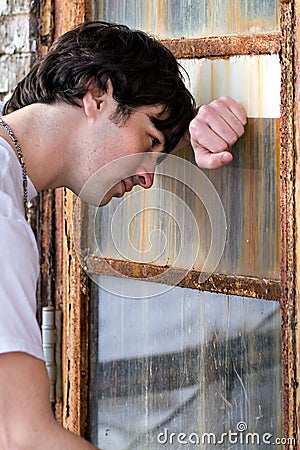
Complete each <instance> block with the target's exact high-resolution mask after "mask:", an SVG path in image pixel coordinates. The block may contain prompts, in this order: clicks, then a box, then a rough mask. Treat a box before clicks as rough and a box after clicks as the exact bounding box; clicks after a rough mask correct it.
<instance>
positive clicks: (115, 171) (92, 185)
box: [79, 98, 164, 206]
mask: <svg viewBox="0 0 300 450" xmlns="http://www.w3.org/2000/svg"><path fill="white" fill-rule="evenodd" d="M108 106H110V107H106V113H105V114H102V116H101V118H100V115H99V120H98V119H97V120H96V121H95V123H94V126H93V130H96V132H94V134H91V135H90V136H89V138H88V142H87V140H86V141H85V146H88V148H89V157H88V164H89V174H90V175H89V177H88V179H87V182H86V183H85V186H84V189H81V192H80V193H79V196H80V197H81V198H82V199H84V200H85V201H87V202H88V203H92V204H94V205H97V206H98V205H100V206H104V205H106V204H107V203H108V202H109V201H110V200H111V199H112V198H113V197H122V196H123V195H124V194H125V193H126V192H129V191H131V190H132V188H133V187H134V186H136V185H139V186H141V187H143V188H145V189H148V188H150V187H151V186H152V184H153V178H154V171H155V166H156V164H157V160H158V158H159V157H160V156H161V155H160V154H161V153H162V152H163V149H164V135H163V133H162V132H161V131H159V130H158V129H157V128H156V127H155V125H154V124H153V122H152V120H151V118H152V117H157V116H158V115H159V114H160V113H161V111H162V106H145V107H141V108H139V109H137V110H135V111H134V112H132V113H131V115H130V116H129V118H128V119H127V120H126V122H125V123H124V124H116V123H115V122H114V121H113V120H112V116H113V114H114V112H115V111H116V103H115V101H114V100H113V99H112V98H109V99H108ZM95 168H96V170H95Z"/></svg>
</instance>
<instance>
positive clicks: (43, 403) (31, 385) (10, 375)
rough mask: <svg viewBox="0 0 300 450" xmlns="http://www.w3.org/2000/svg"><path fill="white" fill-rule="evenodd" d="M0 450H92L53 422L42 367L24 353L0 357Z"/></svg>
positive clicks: (85, 443)
mask: <svg viewBox="0 0 300 450" xmlns="http://www.w3.org/2000/svg"><path fill="white" fill-rule="evenodd" d="M0 449H1V450H12V449H14V450H23V449H24V450H25V449H26V450H31V449H32V450H93V449H96V447H94V446H93V445H91V444H89V443H88V442H87V441H85V440H84V439H82V438H80V437H78V436H76V435H75V434H73V433H71V432H69V431H66V430H65V429H63V428H62V427H61V426H60V425H59V424H58V423H57V422H56V421H55V419H54V418H53V415H52V412H51V408H50V404H49V381H48V374H47V371H46V367H45V364H44V362H43V361H41V360H39V359H37V358H35V357H33V356H30V355H28V354H26V353H19V352H16V353H5V354H2V355H0Z"/></svg>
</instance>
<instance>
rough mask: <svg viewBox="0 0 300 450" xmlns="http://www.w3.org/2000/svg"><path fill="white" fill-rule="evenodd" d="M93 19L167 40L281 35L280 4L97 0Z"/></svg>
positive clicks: (263, 0)
mask: <svg viewBox="0 0 300 450" xmlns="http://www.w3.org/2000/svg"><path fill="white" fill-rule="evenodd" d="M94 17H95V18H97V19H99V18H100V19H104V20H107V21H109V22H117V23H123V24H126V25H128V26H130V27H132V28H136V29H142V30H146V31H148V32H150V33H152V34H155V35H157V36H159V37H164V38H180V37H182V36H184V37H201V36H214V35H223V34H237V33H243V34H248V33H262V32H263V33H265V32H273V31H276V30H277V31H279V0H250V1H249V0H147V1H140V0H103V1H101V0H94Z"/></svg>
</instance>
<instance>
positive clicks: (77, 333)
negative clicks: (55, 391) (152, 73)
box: [45, 0, 91, 437]
mask: <svg viewBox="0 0 300 450" xmlns="http://www.w3.org/2000/svg"><path fill="white" fill-rule="evenodd" d="M49 4H50V3H49ZM53 5H54V11H55V16H54V24H53V29H54V32H53V36H54V38H57V37H58V36H60V35H61V34H62V33H64V32H65V31H67V30H69V29H71V28H74V26H76V25H78V24H79V23H81V22H83V21H84V20H86V19H89V18H90V17H91V1H90V0H87V1H83V0H53ZM51 11H52V10H51V9H50V8H48V13H49V14H50V13H51ZM49 23H51V20H50V19H49ZM45 24H46V25H45V28H46V29H47V26H48V25H47V22H45ZM74 202H75V196H74V195H73V194H72V193H71V192H70V191H68V190H67V189H58V190H56V192H55V223H54V224H53V227H54V228H55V250H56V252H55V263H54V266H55V274H54V278H55V290H54V292H53V297H54V299H55V306H56V308H61V309H62V311H63V330H62V347H63V351H62V389H63V399H62V404H59V403H58V404H57V405H56V417H57V418H58V419H59V420H60V422H61V423H62V424H63V425H64V427H65V428H67V429H69V430H71V431H72V432H74V433H76V434H79V435H81V436H84V437H86V435H87V433H86V432H87V414H88V411H87V409H88V375H87V374H88V311H89V296H88V289H87V279H86V276H85V274H84V273H83V271H82V269H81V266H80V263H79V261H78V259H77V258H76V257H75V255H74V250H73V240H74V236H73V231H72V214H73V211H74ZM77 210H78V209H77ZM78 213H79V214H80V211H78ZM48 250H49V246H48ZM45 251H47V246H46V248H45Z"/></svg>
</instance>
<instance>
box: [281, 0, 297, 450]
mask: <svg viewBox="0 0 300 450" xmlns="http://www.w3.org/2000/svg"><path fill="white" fill-rule="evenodd" d="M293 3H295V8H296V9H297V11H299V0H295V2H293ZM293 3H292V2H289V3H288V2H284V3H282V5H281V31H282V49H281V68H282V79H281V81H282V91H281V102H282V103H281V175H280V179H281V207H280V210H281V229H282V233H281V236H282V239H281V255H282V256H281V283H282V300H281V305H282V371H283V417H284V436H285V437H286V438H291V437H294V438H297V428H298V427H297V402H296V397H297V386H298V380H297V368H296V354H295V349H296V336H298V335H299V332H298V333H297V331H296V327H297V323H296V304H295V293H296V291H295V270H296V265H295V234H296V228H295V226H296V224H295V206H296V204H295V134H294V107H295V104H294V95H295V91H294V82H295V69H296V72H297V71H298V70H299V69H298V68H297V64H298V62H297V60H294V51H295V42H294V33H295V28H294V26H295V17H294V5H293ZM297 28H299V24H297ZM298 83H299V80H298ZM298 108H299V105H298ZM297 127H299V123H298V124H297ZM298 183H299V178H298ZM286 448H295V447H291V446H288V445H286Z"/></svg>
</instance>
